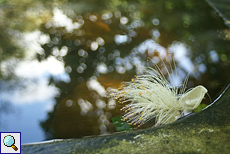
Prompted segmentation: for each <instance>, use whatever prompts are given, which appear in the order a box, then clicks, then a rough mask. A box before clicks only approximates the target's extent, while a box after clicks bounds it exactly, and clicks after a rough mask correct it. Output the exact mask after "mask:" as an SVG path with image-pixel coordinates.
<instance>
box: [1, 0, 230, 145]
mask: <svg viewBox="0 0 230 154" xmlns="http://www.w3.org/2000/svg"><path fill="white" fill-rule="evenodd" d="M0 6H1V8H0V19H1V22H0V29H1V34H0V53H1V56H0V66H1V67H0V85H1V86H0V89H1V91H0V131H1V132H7V131H8V132H12V131H16V132H22V143H32V142H40V141H44V140H48V139H54V138H55V139H57V138H80V137H83V136H90V135H100V134H110V133H113V132H115V128H114V126H113V123H112V121H111V118H112V117H116V116H120V115H122V113H121V111H120V108H121V107H122V105H119V104H117V102H115V101H114V100H112V99H111V98H107V97H106V90H107V88H109V87H119V86H120V85H121V82H122V81H130V80H131V79H132V78H133V77H134V75H135V74H138V73H139V72H140V70H141V68H142V67H143V66H148V65H151V63H150V62H147V57H149V58H150V59H153V60H154V61H155V62H156V63H157V62H158V61H160V60H159V58H158V57H160V58H161V59H162V60H166V59H170V57H171V56H172V55H174V60H175V62H176V67H177V70H178V78H177V79H176V80H175V82H177V83H178V84H179V83H181V82H182V79H183V78H185V77H186V75H187V74H188V73H189V72H190V78H189V82H188V88H191V87H194V86H197V85H203V86H205V87H206V88H207V89H208V93H209V95H210V97H211V99H212V100H214V99H215V98H216V97H217V96H218V95H219V94H220V92H221V90H222V89H223V88H224V87H225V86H226V85H227V83H228V82H229V78H230V73H229V72H228V69H229V68H230V54H229V50H230V43H229V38H230V36H229V35H230V29H229V28H228V27H227V26H226V25H225V24H224V22H223V20H222V19H221V18H220V17H219V16H218V15H217V14H216V12H215V11H214V10H213V9H212V8H211V7H210V6H209V5H208V4H207V3H206V2H204V1H199V0H191V1H183V0H179V1H177V2H174V3H173V2H172V1H161V0H157V1H154V2H147V1H145V0H135V1H120V0H113V1H105V0H104V1H103V0H102V1H100V2H96V1H93V0H90V1H81V0H79V1H78V2H74V1H71V0H70V1H68V2H62V1H49V2H46V1H42V0H40V1H35V0H29V1H21V2H17V1H16V0H10V1H0ZM205 98H206V99H204V100H203V103H206V104H209V103H210V99H209V98H208V97H207V96H206V97H205Z"/></svg>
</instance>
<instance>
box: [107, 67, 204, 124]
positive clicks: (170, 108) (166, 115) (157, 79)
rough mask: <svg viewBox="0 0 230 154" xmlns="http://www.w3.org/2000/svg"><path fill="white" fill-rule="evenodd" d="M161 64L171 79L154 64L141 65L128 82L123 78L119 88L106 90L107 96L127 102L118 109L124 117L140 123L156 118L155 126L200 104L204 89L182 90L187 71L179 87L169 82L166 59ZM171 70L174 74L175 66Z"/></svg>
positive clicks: (130, 121) (172, 119) (169, 120)
mask: <svg viewBox="0 0 230 154" xmlns="http://www.w3.org/2000/svg"><path fill="white" fill-rule="evenodd" d="M174 65H175V64H174ZM163 68H165V70H166V72H167V74H168V76H169V81H170V82H169V81H168V80H167V79H166V77H165V76H164V75H163V72H162V71H161V69H160V68H159V67H158V66H157V65H155V68H150V67H148V68H144V71H143V74H142V75H138V76H136V77H135V78H134V79H132V81H131V82H124V83H123V85H122V87H121V88H119V89H112V90H110V91H109V96H110V97H113V98H114V99H116V100H118V102H119V103H122V104H123V103H129V104H127V105H125V106H124V107H123V108H122V109H121V110H122V111H124V115H123V120H125V121H127V122H129V123H130V124H132V125H138V126H140V125H143V124H144V123H146V122H148V121H149V120H151V119H153V118H156V120H155V121H156V123H155V126H158V125H162V124H167V123H171V122H173V121H176V120H177V119H178V118H180V117H183V116H184V115H185V114H186V113H188V112H192V110H194V109H196V108H197V107H198V106H199V105H200V103H201V101H202V99H203V98H204V95H205V94H206V93H207V89H206V88H205V87H203V86H201V85H199V86H197V87H195V88H191V89H189V90H187V91H185V87H186V85H187V81H188V75H187V77H186V78H185V80H184V83H183V85H181V88H180V89H179V87H178V86H175V85H174V84H173V83H172V81H173V80H172V75H170V72H169V70H168V69H167V67H166V65H165V63H163ZM170 68H171V69H172V67H171V65H170ZM171 73H176V76H177V72H176V68H175V72H173V71H172V70H171ZM170 83H171V84H170Z"/></svg>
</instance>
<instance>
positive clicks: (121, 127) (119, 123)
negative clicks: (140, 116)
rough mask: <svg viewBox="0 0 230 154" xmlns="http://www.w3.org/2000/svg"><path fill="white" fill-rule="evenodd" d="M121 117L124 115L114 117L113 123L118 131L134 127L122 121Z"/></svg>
mask: <svg viewBox="0 0 230 154" xmlns="http://www.w3.org/2000/svg"><path fill="white" fill-rule="evenodd" d="M121 119H122V116H118V117H113V118H112V123H113V125H114V127H115V129H116V131H118V132H120V131H128V130H132V127H131V126H130V125H129V124H128V123H127V122H125V121H122V120H121Z"/></svg>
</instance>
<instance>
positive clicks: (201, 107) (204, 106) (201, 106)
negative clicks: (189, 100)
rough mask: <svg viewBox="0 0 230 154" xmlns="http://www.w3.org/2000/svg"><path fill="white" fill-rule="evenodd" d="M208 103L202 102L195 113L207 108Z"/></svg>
mask: <svg viewBox="0 0 230 154" xmlns="http://www.w3.org/2000/svg"><path fill="white" fill-rule="evenodd" d="M207 106H208V105H207V104H200V105H199V106H198V107H197V108H196V109H195V111H194V112H195V113H198V112H200V111H202V110H203V109H204V108H206V107H207Z"/></svg>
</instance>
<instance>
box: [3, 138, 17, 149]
mask: <svg viewBox="0 0 230 154" xmlns="http://www.w3.org/2000/svg"><path fill="white" fill-rule="evenodd" d="M3 143H4V145H5V146H7V147H12V148H13V149H14V150H15V151H17V150H18V148H17V147H16V146H15V145H14V144H15V139H14V137H13V136H11V135H7V136H5V137H4V139H3Z"/></svg>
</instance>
